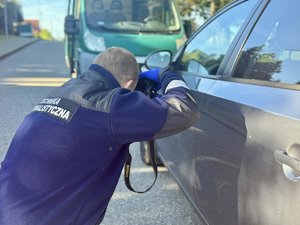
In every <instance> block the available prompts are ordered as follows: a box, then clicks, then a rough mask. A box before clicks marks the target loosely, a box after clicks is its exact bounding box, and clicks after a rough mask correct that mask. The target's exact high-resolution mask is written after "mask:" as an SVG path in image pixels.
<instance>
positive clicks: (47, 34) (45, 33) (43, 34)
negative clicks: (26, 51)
mask: <svg viewBox="0 0 300 225" xmlns="http://www.w3.org/2000/svg"><path fill="white" fill-rule="evenodd" d="M40 38H42V39H44V40H49V41H52V40H53V38H52V36H51V33H50V32H49V31H48V30H46V29H42V30H41V31H40Z"/></svg>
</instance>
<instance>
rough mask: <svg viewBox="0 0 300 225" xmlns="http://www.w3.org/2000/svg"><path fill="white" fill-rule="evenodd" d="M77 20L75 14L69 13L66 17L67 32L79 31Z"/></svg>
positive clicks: (72, 33) (68, 33) (71, 33)
mask: <svg viewBox="0 0 300 225" xmlns="http://www.w3.org/2000/svg"><path fill="white" fill-rule="evenodd" d="M77 21H78V20H76V19H75V18H74V16H73V15H67V16H66V18H65V34H67V35H74V34H76V33H77V24H76V23H77Z"/></svg>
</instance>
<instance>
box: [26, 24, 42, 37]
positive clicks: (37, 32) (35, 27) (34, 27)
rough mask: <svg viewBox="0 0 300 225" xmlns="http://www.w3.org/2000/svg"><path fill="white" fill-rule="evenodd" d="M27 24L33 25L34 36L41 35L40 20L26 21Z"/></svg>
mask: <svg viewBox="0 0 300 225" xmlns="http://www.w3.org/2000/svg"><path fill="white" fill-rule="evenodd" d="M25 23H27V24H31V25H32V26H33V31H32V33H33V35H34V36H38V35H39V33H40V26H39V21H38V20H25Z"/></svg>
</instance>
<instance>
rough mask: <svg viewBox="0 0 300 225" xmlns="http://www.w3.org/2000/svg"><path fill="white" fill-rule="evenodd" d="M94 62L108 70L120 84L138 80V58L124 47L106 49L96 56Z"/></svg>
mask: <svg viewBox="0 0 300 225" xmlns="http://www.w3.org/2000/svg"><path fill="white" fill-rule="evenodd" d="M94 64H98V65H100V66H102V67H104V68H105V69H106V70H108V71H109V72H110V73H111V74H112V75H113V76H114V77H115V78H116V80H117V81H118V82H119V83H120V84H122V83H124V82H127V81H129V80H133V81H137V80H138V78H139V66H138V64H137V62H136V58H135V57H134V55H133V54H132V53H131V52H129V51H128V50H126V49H124V48H119V47H111V48H108V49H106V50H105V51H104V52H101V53H100V54H99V55H98V56H97V57H96V59H95V60H94Z"/></svg>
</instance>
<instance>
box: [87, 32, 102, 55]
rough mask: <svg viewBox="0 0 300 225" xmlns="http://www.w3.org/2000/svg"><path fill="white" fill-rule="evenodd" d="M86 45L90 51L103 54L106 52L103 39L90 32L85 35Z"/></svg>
mask: <svg viewBox="0 0 300 225" xmlns="http://www.w3.org/2000/svg"><path fill="white" fill-rule="evenodd" d="M83 39H84V44H85V46H86V47H87V48H88V49H89V50H90V51H95V52H103V51H105V50H106V46H105V41H104V38H103V37H98V36H95V35H92V34H91V32H89V31H88V30H87V31H86V32H85V33H84V37H83Z"/></svg>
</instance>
